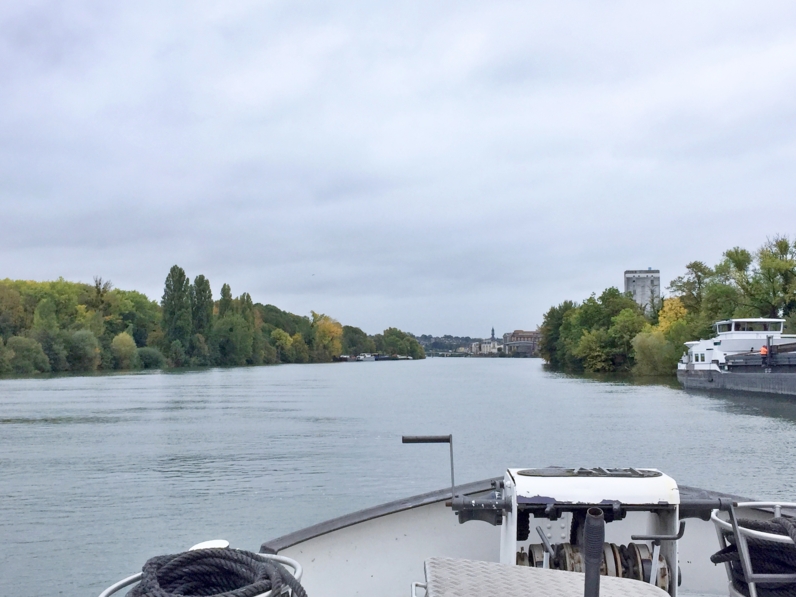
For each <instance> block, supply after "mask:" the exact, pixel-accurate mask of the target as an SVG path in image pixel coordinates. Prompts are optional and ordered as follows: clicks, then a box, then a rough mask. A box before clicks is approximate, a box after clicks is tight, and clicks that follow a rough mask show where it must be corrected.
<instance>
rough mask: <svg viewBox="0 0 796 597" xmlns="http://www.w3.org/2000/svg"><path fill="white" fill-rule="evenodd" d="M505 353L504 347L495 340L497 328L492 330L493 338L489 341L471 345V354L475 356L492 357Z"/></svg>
mask: <svg viewBox="0 0 796 597" xmlns="http://www.w3.org/2000/svg"><path fill="white" fill-rule="evenodd" d="M502 351H503V346H502V345H501V344H500V342H498V340H497V339H496V338H495V328H492V337H491V338H488V339H487V340H481V341H479V342H473V343H472V344H471V345H470V354H473V355H482V356H484V355H490V354H498V353H499V352H502Z"/></svg>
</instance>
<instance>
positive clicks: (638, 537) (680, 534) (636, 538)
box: [630, 520, 685, 545]
mask: <svg viewBox="0 0 796 597" xmlns="http://www.w3.org/2000/svg"><path fill="white" fill-rule="evenodd" d="M684 533H685V521H684V520H681V521H680V530H679V531H677V534H676V535H630V538H631V539H632V540H633V541H652V543H653V544H655V545H660V543H661V541H679V540H680V539H682V538H683V534H684Z"/></svg>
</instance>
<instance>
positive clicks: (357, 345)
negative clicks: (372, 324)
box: [342, 325, 376, 356]
mask: <svg viewBox="0 0 796 597" xmlns="http://www.w3.org/2000/svg"><path fill="white" fill-rule="evenodd" d="M342 351H343V354H349V355H354V356H356V355H358V354H362V353H363V352H368V353H373V352H376V344H375V343H374V342H373V338H370V337H369V336H368V335H367V334H366V333H365V332H363V331H362V330H361V329H359V328H357V327H354V326H351V325H344V326H343V339H342Z"/></svg>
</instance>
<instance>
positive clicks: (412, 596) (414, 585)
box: [409, 582, 428, 597]
mask: <svg viewBox="0 0 796 597" xmlns="http://www.w3.org/2000/svg"><path fill="white" fill-rule="evenodd" d="M418 587H420V588H422V589H428V587H427V586H426V585H425V583H422V582H413V583H412V590H411V592H410V593H409V597H420V596H419V595H418V594H417V591H416V589H417V588H418ZM426 593H428V591H426Z"/></svg>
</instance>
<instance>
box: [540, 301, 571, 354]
mask: <svg viewBox="0 0 796 597" xmlns="http://www.w3.org/2000/svg"><path fill="white" fill-rule="evenodd" d="M576 307H577V304H576V303H573V302H572V301H564V302H563V303H561V304H560V305H558V306H557V307H550V309H549V310H548V311H547V313H545V315H544V319H543V323H542V326H541V328H540V331H541V332H542V337H541V340H540V343H539V344H540V346H539V354H541V355H542V358H543V359H544V360H545V361H547V362H548V363H550V365H552V366H553V367H557V368H558V367H562V366H563V364H564V363H563V359H562V355H561V354H560V353H559V351H558V348H559V345H558V342H559V340H560V338H561V326H562V325H563V324H564V316H565V315H566V314H567V313H569V312H570V311H573V310H574V309H575V308H576Z"/></svg>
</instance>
